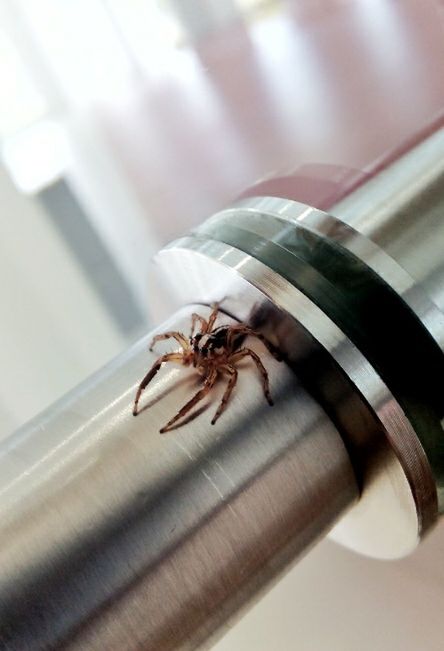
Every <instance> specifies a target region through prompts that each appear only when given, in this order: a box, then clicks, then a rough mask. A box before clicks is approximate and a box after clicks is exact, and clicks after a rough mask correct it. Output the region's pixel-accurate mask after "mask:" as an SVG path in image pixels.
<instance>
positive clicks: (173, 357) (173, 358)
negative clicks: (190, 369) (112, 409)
mask: <svg viewBox="0 0 444 651" xmlns="http://www.w3.org/2000/svg"><path fill="white" fill-rule="evenodd" d="M182 360H183V354H182V353H166V355H162V357H159V359H157V360H156V361H155V362H154V364H153V365H152V367H151V368H150V370H149V371H148V373H147V374H146V375H145V377H144V378H143V380H142V382H141V383H140V384H139V388H138V389H137V393H136V397H135V399H134V407H133V416H137V414H138V411H137V406H138V404H139V400H140V396H141V395H142V393H143V391H144V390H145V389H146V388H147V386H148V384H149V383H150V382H151V380H152V379H153V377H154V376H155V375H156V373H157V371H158V370H159V369H160V367H161V366H162V364H164V363H165V362H182Z"/></svg>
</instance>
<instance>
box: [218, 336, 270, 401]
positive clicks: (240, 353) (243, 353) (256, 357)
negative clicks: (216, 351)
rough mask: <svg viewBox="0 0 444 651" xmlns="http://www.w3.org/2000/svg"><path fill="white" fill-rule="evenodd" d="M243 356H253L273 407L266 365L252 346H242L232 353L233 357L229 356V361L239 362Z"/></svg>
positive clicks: (232, 362) (266, 395) (265, 393)
mask: <svg viewBox="0 0 444 651" xmlns="http://www.w3.org/2000/svg"><path fill="white" fill-rule="evenodd" d="M243 357H251V359H252V360H253V362H254V363H255V364H256V367H257V370H258V371H259V373H260V375H261V378H262V387H263V390H264V395H265V397H266V399H267V401H268V404H269V405H270V407H272V406H273V404H274V403H273V399H272V397H271V394H270V384H269V381H268V373H267V370H266V368H265V366H264V365H263V364H262V362H261V360H260V357H259V355H257V354H256V353H255V352H254V351H253V350H250V348H241V350H239V351H238V352H237V353H234V354H233V355H231V357H229V358H228V361H229V362H230V364H234V363H236V362H238V361H239V360H240V359H242V358H243Z"/></svg>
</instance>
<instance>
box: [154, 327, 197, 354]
mask: <svg viewBox="0 0 444 651" xmlns="http://www.w3.org/2000/svg"><path fill="white" fill-rule="evenodd" d="M164 339H175V340H176V341H177V343H178V344H180V346H182V348H184V349H185V350H189V348H190V342H189V341H188V339H187V338H186V337H185V335H184V334H182V333H181V332H176V331H171V332H164V333H163V334H161V335H156V336H155V337H153V340H152V342H151V344H150V350H153V348H154V345H155V343H156V342H157V341H163V340H164Z"/></svg>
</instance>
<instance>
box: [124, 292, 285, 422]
mask: <svg viewBox="0 0 444 651" xmlns="http://www.w3.org/2000/svg"><path fill="white" fill-rule="evenodd" d="M218 312H219V305H218V304H215V305H213V311H212V312H211V315H210V317H209V319H208V321H206V320H205V319H204V318H203V317H202V316H200V315H199V314H195V313H194V314H192V316H191V334H190V337H189V338H187V337H186V336H185V335H184V334H182V333H181V332H165V333H164V334H161V335H156V336H155V337H154V338H153V340H152V342H151V345H150V350H152V349H153V346H154V344H155V343H156V342H157V341H161V340H163V339H175V340H176V341H177V342H178V343H179V344H180V346H181V348H182V350H181V351H180V352H174V353H166V354H165V355H162V356H161V357H159V359H157V360H156V361H155V362H154V364H153V366H152V367H151V369H150V370H149V371H148V373H147V374H146V375H145V377H144V378H143V380H142V382H141V383H140V385H139V388H138V389H137V393H136V397H135V400H134V408H133V415H134V416H137V414H138V409H137V407H138V404H139V400H140V396H141V395H142V392H143V391H144V390H145V389H146V387H147V386H148V384H149V383H150V382H151V380H152V379H153V377H154V376H155V375H156V373H157V372H158V370H159V369H160V368H161V366H162V364H164V363H165V362H178V363H180V364H183V365H184V366H190V365H193V366H194V368H196V369H197V370H198V372H199V373H200V374H201V375H202V376H203V380H204V385H203V387H202V388H201V389H200V390H199V391H198V392H197V393H196V395H195V396H194V397H193V398H191V400H189V401H188V402H187V403H186V404H185V405H184V406H183V407H182V409H180V410H179V411H178V413H177V414H176V415H175V416H174V417H173V418H172V419H171V420H170V421H169V422H168V423H167V424H166V425H165V426H164V427H162V429H161V430H160V433H161V434H163V433H164V432H167V431H168V430H170V429H171V428H172V427H173V425H174V424H175V423H176V422H177V421H178V420H180V419H181V418H183V417H184V416H185V415H186V414H187V413H188V412H189V411H190V410H191V409H192V408H193V407H194V405H196V404H197V403H198V402H199V401H200V400H202V399H203V398H204V397H205V396H206V395H207V394H208V393H209V392H210V390H211V389H212V387H213V386H214V384H215V382H216V379H217V377H218V375H219V373H226V374H227V375H229V376H230V378H229V380H228V384H227V388H226V389H225V393H224V395H223V397H222V400H221V403H220V405H219V407H218V408H217V411H216V413H215V414H214V416H213V419H212V421H211V424H212V425H214V423H215V422H216V421H217V419H218V418H219V416H220V415H221V414H222V412H223V411H224V409H225V407H226V405H227V402H228V400H229V398H230V395H231V392H232V391H233V389H234V385H235V384H236V381H237V377H238V371H237V370H236V368H235V367H234V365H235V364H236V362H238V361H239V360H241V359H243V358H244V357H251V359H252V360H253V362H254V363H255V364H256V367H257V369H258V371H259V373H260V374H261V377H262V386H263V389H264V394H265V397H266V399H267V401H268V404H269V405H270V406H271V405H273V400H272V399H271V395H270V389H269V383H268V373H267V371H266V369H265V367H264V365H263V364H262V362H261V360H260V358H259V356H258V355H257V354H256V353H255V352H254V351H253V350H250V348H240V345H241V344H242V342H243V341H244V339H245V337H247V336H252V337H257V338H258V339H260V340H261V341H262V343H263V344H265V346H266V347H267V348H268V350H269V351H270V352H271V353H272V354H273V355H274V356H275V357H276V359H279V361H280V360H281V357H280V355H279V353H278V351H277V349H276V348H275V347H274V346H273V345H272V344H270V342H268V341H267V340H266V339H265V337H264V336H263V335H261V334H260V333H259V332H256V331H255V330H253V329H252V328H250V327H249V326H247V325H246V324H245V323H239V324H237V325H221V326H218V327H217V328H214V324H215V322H216V319H217V315H218ZM197 322H199V323H200V326H201V327H200V331H199V332H198V333H197V334H194V330H195V327H196V323H197Z"/></svg>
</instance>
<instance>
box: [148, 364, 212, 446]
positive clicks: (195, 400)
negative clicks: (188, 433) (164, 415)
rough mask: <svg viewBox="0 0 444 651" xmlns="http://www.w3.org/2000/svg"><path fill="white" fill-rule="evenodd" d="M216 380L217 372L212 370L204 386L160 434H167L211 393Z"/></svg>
mask: <svg viewBox="0 0 444 651" xmlns="http://www.w3.org/2000/svg"><path fill="white" fill-rule="evenodd" d="M216 378H217V371H216V370H212V371H210V373H209V374H208V376H207V378H206V379H205V382H204V386H203V387H202V389H199V391H198V392H197V393H196V394H195V395H194V396H193V397H192V398H191V400H189V401H188V402H187V403H186V404H185V405H184V406H183V407H182V409H180V410H179V411H178V412H177V414H176V415H175V416H173V418H172V419H171V420H170V421H168V423H167V424H166V425H165V426H164V427H162V429H161V430H159V431H160V433H161V434H164V432H168V430H170V429H171V428H172V426H173V425H174V424H175V423H177V421H178V420H180V419H181V418H183V416H186V414H187V413H188V412H189V411H190V409H192V408H193V407H194V405H196V404H197V403H198V402H199V401H200V400H203V399H204V398H205V396H206V395H207V394H208V393H209V392H210V391H211V389H212V387H213V385H214V383H215V382H216Z"/></svg>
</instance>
